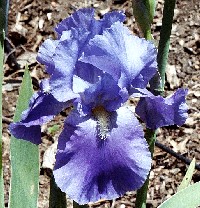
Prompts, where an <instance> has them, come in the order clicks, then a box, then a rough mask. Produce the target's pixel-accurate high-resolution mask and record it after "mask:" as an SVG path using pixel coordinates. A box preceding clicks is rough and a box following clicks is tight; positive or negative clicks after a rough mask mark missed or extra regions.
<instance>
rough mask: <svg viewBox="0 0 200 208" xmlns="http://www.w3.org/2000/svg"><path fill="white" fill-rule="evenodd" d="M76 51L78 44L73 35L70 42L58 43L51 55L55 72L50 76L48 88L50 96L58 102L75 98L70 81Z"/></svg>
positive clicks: (71, 79)
mask: <svg viewBox="0 0 200 208" xmlns="http://www.w3.org/2000/svg"><path fill="white" fill-rule="evenodd" d="M78 50H79V49H78V42H77V40H76V39H75V38H74V37H73V35H72V36H71V37H70V40H69V39H67V40H63V41H60V42H59V44H58V46H57V47H56V49H55V53H54V55H53V61H54V64H55V72H54V73H53V74H52V75H51V78H50V86H51V89H52V90H51V93H52V95H53V96H54V97H55V98H56V99H57V100H58V101H60V102H66V101H68V100H71V99H74V98H76V97H77V95H76V94H75V93H74V92H73V91H72V81H73V75H74V73H73V72H74V68H75V64H76V62H77V57H78Z"/></svg>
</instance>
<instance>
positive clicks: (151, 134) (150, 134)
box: [135, 129, 156, 208]
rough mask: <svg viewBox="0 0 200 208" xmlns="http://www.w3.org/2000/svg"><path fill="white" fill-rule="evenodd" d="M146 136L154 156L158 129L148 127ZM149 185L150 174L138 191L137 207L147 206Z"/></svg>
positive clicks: (143, 207)
mask: <svg viewBox="0 0 200 208" xmlns="http://www.w3.org/2000/svg"><path fill="white" fill-rule="evenodd" d="M145 138H146V140H147V143H148V145H149V150H150V152H151V157H152V158H153V153H154V146H155V141H156V131H155V130H151V129H147V130H146V133H145ZM148 185H149V175H148V177H147V179H146V181H145V183H144V184H143V186H142V187H141V188H140V189H139V190H138V191H137V196H136V202H135V207H136V208H145V207H146V199H147V191H148Z"/></svg>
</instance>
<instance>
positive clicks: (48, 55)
mask: <svg viewBox="0 0 200 208" xmlns="http://www.w3.org/2000/svg"><path fill="white" fill-rule="evenodd" d="M58 43H59V41H58V40H51V39H47V40H45V41H44V43H43V44H42V45H41V46H40V48H39V51H38V55H37V61H39V62H40V63H42V64H44V65H45V66H46V70H47V72H48V73H49V74H52V71H53V69H54V62H53V59H52V58H53V54H54V53H55V49H56V46H57V45H58Z"/></svg>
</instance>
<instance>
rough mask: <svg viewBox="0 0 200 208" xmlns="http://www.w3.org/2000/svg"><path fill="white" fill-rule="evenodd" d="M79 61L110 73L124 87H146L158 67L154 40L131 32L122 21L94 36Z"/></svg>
mask: <svg viewBox="0 0 200 208" xmlns="http://www.w3.org/2000/svg"><path fill="white" fill-rule="evenodd" d="M80 61H82V62H85V63H90V64H92V65H94V66H96V67H97V68H99V69H101V70H102V71H105V72H107V73H109V74H111V75H112V76H113V78H114V79H115V80H119V85H120V87H122V88H123V87H126V88H128V87H130V86H131V85H132V86H133V87H143V88H144V87H146V85H147V83H148V81H149V80H150V79H151V78H152V77H153V75H154V74H155V73H156V70H157V64H156V49H155V47H154V45H153V43H151V42H149V41H146V40H145V39H142V38H139V37H136V36H133V35H131V33H130V31H129V30H128V29H127V28H126V27H125V26H123V24H122V23H120V22H116V23H114V24H113V25H112V26H111V27H110V28H109V29H107V30H104V32H103V35H96V36H95V37H94V38H93V39H91V40H90V42H89V44H88V45H87V46H86V47H85V48H84V52H83V55H82V57H81V58H80Z"/></svg>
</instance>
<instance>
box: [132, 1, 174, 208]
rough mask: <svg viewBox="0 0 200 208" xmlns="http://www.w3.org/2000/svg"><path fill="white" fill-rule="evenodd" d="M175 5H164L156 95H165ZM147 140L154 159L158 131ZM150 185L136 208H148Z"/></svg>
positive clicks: (148, 133)
mask: <svg viewBox="0 0 200 208" xmlns="http://www.w3.org/2000/svg"><path fill="white" fill-rule="evenodd" d="M175 3H176V0H165V3H164V11H163V19H162V28H161V32H160V41H159V46H158V56H157V61H158V71H159V74H160V76H158V75H156V76H155V77H154V78H153V79H152V81H151V82H150V85H151V89H152V91H153V92H154V94H156V95H163V92H164V86H165V70H166V65H167V59H168V53H169V44H170V35H171V29H172V22H173V16H174V8H175ZM145 38H146V39H149V35H148V36H146V37H145ZM160 77H161V80H160ZM145 138H146V140H147V142H148V144H149V149H150V152H151V156H152V158H153V153H154V146H155V141H156V131H153V130H150V129H147V131H146V134H145ZM148 185H149V175H148V177H147V180H146V182H145V183H144V185H143V186H142V187H141V188H140V189H139V190H138V191H137V197H136V208H146V199H147V191H148Z"/></svg>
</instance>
